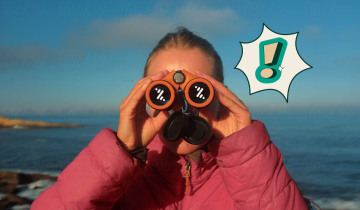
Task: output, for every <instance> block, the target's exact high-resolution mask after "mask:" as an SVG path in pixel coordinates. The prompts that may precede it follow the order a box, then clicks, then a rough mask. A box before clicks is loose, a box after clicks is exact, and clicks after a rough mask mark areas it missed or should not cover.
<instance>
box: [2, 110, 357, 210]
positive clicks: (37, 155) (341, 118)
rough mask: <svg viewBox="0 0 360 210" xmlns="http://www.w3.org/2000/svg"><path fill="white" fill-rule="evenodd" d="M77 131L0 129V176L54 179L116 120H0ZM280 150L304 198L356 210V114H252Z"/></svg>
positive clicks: (64, 117) (327, 206) (86, 117)
mask: <svg viewBox="0 0 360 210" xmlns="http://www.w3.org/2000/svg"><path fill="white" fill-rule="evenodd" d="M6 117H17V118H21V119H25V120H39V121H46V122H64V123H76V124H81V125H84V126H85V127H81V128H53V129H27V128H22V127H17V128H6V129H4V128H3V129H0V171H14V172H25V173H44V174H52V175H58V174H60V173H61V171H62V170H63V169H64V168H65V167H66V166H67V165H68V164H69V163H70V162H71V161H72V160H73V159H74V158H75V157H76V156H77V155H78V154H79V152H80V151H81V150H82V149H83V148H84V147H86V146H87V145H88V143H89V142H90V141H91V140H92V139H93V138H94V136H95V135H96V134H97V133H98V132H99V131H100V130H101V129H103V128H112V129H113V130H115V131H116V130H117V126H118V119H119V117H118V114H116V113H115V114H111V115H110V114H104V115H101V114H96V115H94V116H91V115H55V116H52V115H45V116H44V115H41V116H30V115H26V116H6ZM252 118H253V119H257V120H260V121H262V122H263V123H264V124H265V126H266V128H267V130H268V131H269V134H270V137H271V140H272V141H273V142H274V143H275V145H276V146H277V147H278V148H279V149H280V151H281V152H282V154H283V157H284V165H285V167H286V169H287V170H288V172H289V173H290V175H291V176H292V178H293V179H294V180H295V181H296V183H297V186H298V187H299V189H300V190H301V192H302V193H303V196H304V197H307V198H309V199H312V200H314V201H315V203H317V204H318V205H319V206H320V207H321V208H323V209H360V120H359V119H360V113H355V114H354V113H336V112H332V113H322V112H320V113H319V112H313V113H311V112H307V113H305V114H304V113H285V114H284V113H281V112H278V113H261V112H258V113H252Z"/></svg>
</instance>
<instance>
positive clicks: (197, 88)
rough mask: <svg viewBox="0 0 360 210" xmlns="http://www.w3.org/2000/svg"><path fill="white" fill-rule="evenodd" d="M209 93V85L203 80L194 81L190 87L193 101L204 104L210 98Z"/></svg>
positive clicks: (190, 95)
mask: <svg viewBox="0 0 360 210" xmlns="http://www.w3.org/2000/svg"><path fill="white" fill-rule="evenodd" d="M209 95H210V89H209V87H208V86H207V85H206V84H204V83H202V82H197V83H194V84H193V85H191V87H190V88H189V97H190V99H191V100H192V101H193V102H195V103H197V104H202V103H204V102H206V101H207V100H208V99H209Z"/></svg>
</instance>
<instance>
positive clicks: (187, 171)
mask: <svg viewBox="0 0 360 210" xmlns="http://www.w3.org/2000/svg"><path fill="white" fill-rule="evenodd" d="M190 169H191V164H190V158H189V159H188V161H187V163H186V166H185V172H184V177H185V195H186V194H187V193H188V191H189V178H190Z"/></svg>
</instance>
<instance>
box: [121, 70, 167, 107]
mask: <svg viewBox="0 0 360 210" xmlns="http://www.w3.org/2000/svg"><path fill="white" fill-rule="evenodd" d="M168 73H169V71H168V70H163V71H160V72H158V73H156V74H153V75H151V76H148V77H145V78H142V79H140V80H139V81H138V82H137V83H136V85H135V86H134V87H133V89H132V90H131V91H130V93H129V95H128V96H127V97H126V98H125V99H124V100H123V102H122V103H121V107H126V106H127V103H128V102H129V100H130V99H131V98H132V96H133V95H134V93H136V92H137V91H138V90H139V89H140V88H141V86H142V84H143V83H144V81H145V80H146V79H147V78H150V79H152V80H153V81H155V80H160V79H162V78H164V77H165V76H166V75H167V74H168Z"/></svg>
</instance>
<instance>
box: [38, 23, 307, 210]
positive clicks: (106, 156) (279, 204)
mask: <svg viewBox="0 0 360 210" xmlns="http://www.w3.org/2000/svg"><path fill="white" fill-rule="evenodd" d="M178 69H185V70H187V71H189V72H191V73H192V74H196V76H198V77H203V78H205V79H207V80H209V81H210V82H211V83H212V85H213V86H214V88H215V90H216V91H215V98H216V100H213V102H212V103H211V104H210V105H209V106H208V107H207V108H205V109H201V111H200V116H202V117H204V118H206V119H207V121H208V122H209V123H210V125H211V127H212V131H213V134H214V135H213V136H214V137H215V138H212V139H209V140H207V141H206V142H205V143H203V144H201V145H192V144H189V143H187V142H186V141H184V140H183V139H180V140H178V141H176V142H170V141H167V140H165V139H164V137H163V136H162V135H161V133H162V132H161V131H162V126H163V125H164V123H165V121H166V119H167V118H168V117H169V114H168V113H167V112H165V111H156V110H153V109H151V108H150V114H151V116H152V117H150V116H149V115H148V113H147V111H146V101H145V98H144V94H145V91H146V88H147V87H148V85H149V84H150V83H151V82H152V81H154V80H160V79H162V78H163V77H164V76H165V75H167V74H168V73H169V71H171V70H178ZM222 83H223V67H222V62H221V59H220V57H219V56H218V54H217V53H216V51H215V50H214V48H213V47H212V45H211V44H210V43H209V42H207V41H206V40H204V39H202V38H200V37H198V36H196V35H194V34H193V33H192V32H190V31H188V30H187V29H185V28H179V29H178V30H177V32H175V33H170V34H167V35H166V36H165V37H164V38H163V39H162V40H160V42H159V44H158V45H157V46H156V47H155V49H154V50H153V52H152V53H151V54H150V56H149V58H148V60H147V63H146V66H145V72H144V78H143V79H141V80H139V81H138V83H137V84H136V85H135V86H134V88H133V89H132V91H131V92H130V93H129V95H128V96H127V97H126V98H125V99H124V100H123V101H122V103H121V106H120V120H119V127H118V132H117V133H116V132H114V131H112V130H111V129H103V130H102V131H101V132H100V133H99V134H98V135H97V136H96V137H95V138H94V139H93V140H92V141H91V142H90V143H89V146H88V147H86V148H85V149H84V150H83V151H82V152H81V153H80V154H79V155H78V156H77V157H76V158H75V159H74V161H73V162H72V163H70V164H69V165H68V166H67V167H66V168H65V170H64V171H63V172H62V173H61V174H60V176H59V178H58V182H57V183H55V184H54V185H53V186H51V187H50V188H49V189H47V190H46V191H44V192H43V193H42V194H41V195H40V196H39V197H38V198H37V199H36V200H35V201H34V203H33V204H32V209H264V210H265V209H267V210H270V209H276V210H279V209H284V210H291V209H293V210H305V209H308V207H307V204H306V202H308V200H307V199H304V198H303V196H302V194H301V192H300V191H299V189H298V188H297V186H296V183H295V181H294V180H292V179H291V177H290V175H289V174H288V172H287V171H286V169H285V167H284V165H283V162H282V155H281V153H280V151H279V150H278V149H277V148H276V146H275V145H274V144H273V143H272V142H271V141H270V139H269V134H268V132H267V131H266V128H265V126H264V125H263V124H262V123H261V122H260V121H254V120H251V114H250V112H249V110H248V108H247V107H246V106H245V105H244V103H243V102H242V101H241V100H239V99H238V98H237V97H236V95H235V94H233V93H232V92H231V91H230V90H229V89H227V88H226V87H225V86H224V85H223V84H222ZM174 109H175V110H179V109H180V107H179V106H178V107H176V106H175V108H174ZM158 134H159V135H158ZM146 148H147V149H146ZM146 157H147V158H146ZM184 174H185V175H184Z"/></svg>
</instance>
